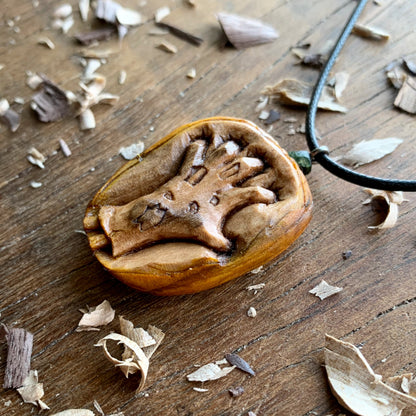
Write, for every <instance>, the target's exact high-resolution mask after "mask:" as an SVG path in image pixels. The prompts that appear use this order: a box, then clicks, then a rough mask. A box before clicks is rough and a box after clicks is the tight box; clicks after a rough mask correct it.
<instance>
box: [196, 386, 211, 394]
mask: <svg viewBox="0 0 416 416" xmlns="http://www.w3.org/2000/svg"><path fill="white" fill-rule="evenodd" d="M192 390H194V391H197V392H198V393H206V392H207V391H209V390H208V389H201V387H193V388H192Z"/></svg>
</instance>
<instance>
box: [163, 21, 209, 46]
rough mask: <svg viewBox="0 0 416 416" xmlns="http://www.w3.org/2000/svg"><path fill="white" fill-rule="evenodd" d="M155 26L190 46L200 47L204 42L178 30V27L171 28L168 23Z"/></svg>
mask: <svg viewBox="0 0 416 416" xmlns="http://www.w3.org/2000/svg"><path fill="white" fill-rule="evenodd" d="M156 24H157V25H158V26H161V27H163V28H166V29H168V30H169V32H170V33H172V35H175V36H177V37H178V38H180V39H183V40H186V41H187V42H189V43H191V44H192V45H195V46H200V45H201V44H202V43H203V41H204V40H203V39H202V38H200V37H198V36H195V35H193V34H192V33H189V32H186V31H185V30H183V29H180V28H179V27H176V26H173V25H171V24H169V23H164V22H158V23H156Z"/></svg>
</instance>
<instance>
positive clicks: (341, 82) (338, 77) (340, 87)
mask: <svg viewBox="0 0 416 416" xmlns="http://www.w3.org/2000/svg"><path fill="white" fill-rule="evenodd" d="M334 78H335V85H334V95H335V98H336V99H337V101H339V100H340V98H341V95H342V93H343V92H344V91H345V88H347V85H348V81H349V79H350V74H348V72H337V73H336V74H335V76H334Z"/></svg>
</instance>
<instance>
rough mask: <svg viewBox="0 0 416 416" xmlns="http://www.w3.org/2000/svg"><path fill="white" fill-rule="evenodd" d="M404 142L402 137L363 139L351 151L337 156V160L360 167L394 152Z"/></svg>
mask: <svg viewBox="0 0 416 416" xmlns="http://www.w3.org/2000/svg"><path fill="white" fill-rule="evenodd" d="M402 142H403V140H402V139H398V138H396V137H389V138H386V139H374V140H363V141H361V142H359V143H357V144H355V145H354V146H353V148H352V149H351V150H350V151H348V152H347V153H346V154H345V155H343V156H341V157H339V158H337V160H339V161H341V162H342V163H345V164H346V165H350V166H353V167H358V166H361V165H364V164H366V163H370V162H373V161H375V160H378V159H381V158H382V157H384V156H386V155H388V154H390V153H392V152H393V151H394V150H395V149H396V148H397V146H399V144H400V143H402Z"/></svg>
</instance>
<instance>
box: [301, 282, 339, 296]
mask: <svg viewBox="0 0 416 416" xmlns="http://www.w3.org/2000/svg"><path fill="white" fill-rule="evenodd" d="M341 290H342V287H338V286H331V285H329V284H328V283H327V282H325V280H322V281H321V282H320V283H319V284H318V285H316V286H315V287H314V288H313V289H311V290H310V291H309V293H311V294H312V295H315V296H317V297H318V298H319V299H321V300H324V299H326V298H329V297H330V296H332V295H335V294H336V293H339V292H341Z"/></svg>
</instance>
